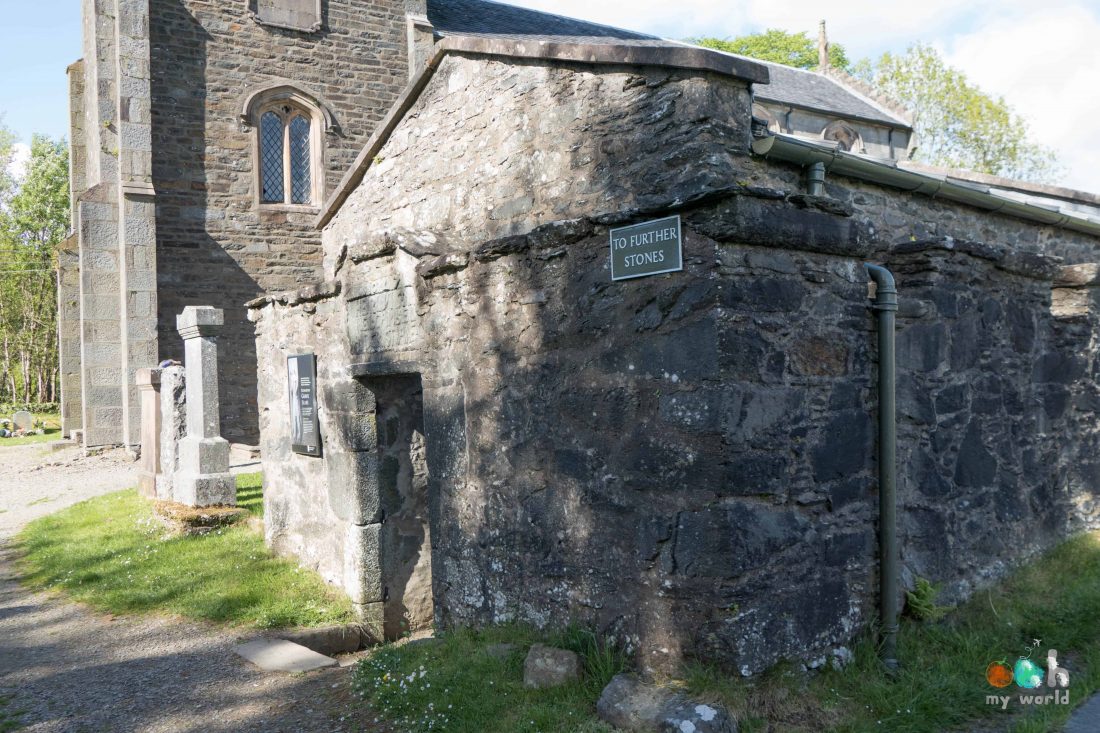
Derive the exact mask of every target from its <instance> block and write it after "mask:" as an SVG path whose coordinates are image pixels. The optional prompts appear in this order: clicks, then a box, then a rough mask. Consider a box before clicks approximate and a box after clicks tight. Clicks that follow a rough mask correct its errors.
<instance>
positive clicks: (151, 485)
mask: <svg viewBox="0 0 1100 733" xmlns="http://www.w3.org/2000/svg"><path fill="white" fill-rule="evenodd" d="M134 381H135V382H136V383H137V388H138V394H139V395H140V396H141V470H140V471H139V473H138V492H139V493H140V494H141V495H142V496H148V497H150V498H152V497H156V495H157V474H158V473H160V421H161V417H160V369H138V370H137V372H136V373H135V377H134Z"/></svg>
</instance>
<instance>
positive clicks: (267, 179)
mask: <svg viewBox="0 0 1100 733" xmlns="http://www.w3.org/2000/svg"><path fill="white" fill-rule="evenodd" d="M260 183H261V185H262V187H263V194H262V197H261V199H260V200H261V201H263V202H264V203H265V204H272V203H274V204H281V203H283V201H284V200H285V199H286V197H285V196H284V194H283V190H284V189H283V120H282V118H281V117H279V115H277V114H275V113H274V112H265V113H264V115H263V117H261V118H260Z"/></svg>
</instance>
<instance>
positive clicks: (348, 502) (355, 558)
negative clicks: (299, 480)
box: [321, 379, 386, 643]
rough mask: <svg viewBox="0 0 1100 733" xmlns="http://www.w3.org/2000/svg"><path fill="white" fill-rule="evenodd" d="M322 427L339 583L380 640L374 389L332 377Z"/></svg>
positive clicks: (380, 518) (372, 635) (382, 599)
mask: <svg viewBox="0 0 1100 733" xmlns="http://www.w3.org/2000/svg"><path fill="white" fill-rule="evenodd" d="M324 394H325V409H324V410H323V411H322V412H321V420H322V429H323V430H324V432H325V434H326V435H327V436H328V438H327V442H326V445H325V458H324V461H325V474H326V479H327V483H328V492H329V496H328V498H329V507H330V508H331V509H332V513H333V514H334V515H336V518H337V519H339V520H341V521H342V522H344V523H345V534H344V579H343V587H344V590H345V591H346V592H347V594H348V596H349V597H350V598H351V601H352V604H353V606H354V608H355V612H356V615H357V616H358V617H359V621H360V623H361V624H362V626H363V630H364V632H365V633H366V634H367V636H368V637H369V638H370V639H371V641H374V642H379V643H381V642H383V641H385V638H386V634H385V587H384V582H383V578H382V562H381V556H380V553H381V543H380V538H381V535H382V524H383V521H384V519H385V513H384V512H383V511H382V505H381V497H380V496H379V491H378V475H379V471H380V469H379V463H378V432H377V431H378V426H377V423H376V415H375V410H376V407H377V405H376V402H375V398H374V393H373V392H372V391H371V390H370V389H368V388H367V387H366V385H364V384H363V383H362V382H361V381H359V380H355V379H343V380H340V379H338V380H336V381H335V383H332V384H330V385H328V386H327V387H326V388H325V392H324Z"/></svg>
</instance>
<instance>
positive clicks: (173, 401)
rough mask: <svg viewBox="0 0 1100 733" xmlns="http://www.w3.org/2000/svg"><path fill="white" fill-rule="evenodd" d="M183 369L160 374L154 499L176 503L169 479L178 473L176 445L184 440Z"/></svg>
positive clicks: (177, 449) (168, 368)
mask: <svg viewBox="0 0 1100 733" xmlns="http://www.w3.org/2000/svg"><path fill="white" fill-rule="evenodd" d="M186 382H187V380H186V378H185V377H184V369H183V367H182V366H169V367H164V368H163V369H161V370H160V421H161V428H160V444H159V445H160V474H159V475H158V476H157V498H158V499H161V500H163V501H176V498H175V492H174V490H173V488H172V487H173V482H172V479H173V478H174V477H175V474H176V471H177V470H179V464H180V462H179V444H180V441H181V440H183V439H184V438H185V437H187V387H186Z"/></svg>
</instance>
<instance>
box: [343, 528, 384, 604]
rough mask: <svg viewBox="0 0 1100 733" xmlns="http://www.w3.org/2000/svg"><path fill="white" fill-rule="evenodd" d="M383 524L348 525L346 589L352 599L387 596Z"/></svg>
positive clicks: (366, 600)
mask: <svg viewBox="0 0 1100 733" xmlns="http://www.w3.org/2000/svg"><path fill="white" fill-rule="evenodd" d="M381 532H382V525H381V524H368V525H366V526H359V525H355V524H351V525H348V528H347V531H346V534H345V535H344V537H345V539H344V542H345V545H344V583H343V585H344V590H345V591H347V594H348V596H349V597H350V598H351V601H352V603H356V604H360V605H363V604H369V603H379V602H381V601H383V600H385V594H384V592H383V582H382V565H381V557H380V548H381V542H380V537H381Z"/></svg>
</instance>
